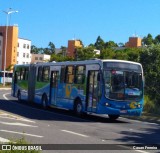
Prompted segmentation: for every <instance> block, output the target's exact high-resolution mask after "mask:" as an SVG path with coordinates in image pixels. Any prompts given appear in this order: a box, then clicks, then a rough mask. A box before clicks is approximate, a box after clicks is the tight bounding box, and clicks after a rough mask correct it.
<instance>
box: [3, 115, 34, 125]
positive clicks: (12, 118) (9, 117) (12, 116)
mask: <svg viewBox="0 0 160 153" xmlns="http://www.w3.org/2000/svg"><path fill="white" fill-rule="evenodd" d="M0 118H7V119H11V120H18V121H24V122H31V123H35V121H31V120H28V119H25V118H21V117H19V116H14V115H10V114H5V115H4V114H0Z"/></svg>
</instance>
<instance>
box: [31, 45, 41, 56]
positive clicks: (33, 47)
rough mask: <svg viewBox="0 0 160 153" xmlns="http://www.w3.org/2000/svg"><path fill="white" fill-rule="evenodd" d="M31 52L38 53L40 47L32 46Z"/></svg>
mask: <svg viewBox="0 0 160 153" xmlns="http://www.w3.org/2000/svg"><path fill="white" fill-rule="evenodd" d="M31 53H32V54H38V53H39V48H37V47H36V46H35V45H32V46H31Z"/></svg>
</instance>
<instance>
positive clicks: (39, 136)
mask: <svg viewBox="0 0 160 153" xmlns="http://www.w3.org/2000/svg"><path fill="white" fill-rule="evenodd" d="M0 131H1V132H6V133H15V134H20V135H27V136H31V137H37V138H43V136H41V135H35V134H29V133H22V132H15V131H8V130H0Z"/></svg>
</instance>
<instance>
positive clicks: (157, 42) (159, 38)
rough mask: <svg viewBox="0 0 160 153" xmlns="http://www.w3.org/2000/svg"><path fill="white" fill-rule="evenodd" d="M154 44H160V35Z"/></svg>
mask: <svg viewBox="0 0 160 153" xmlns="http://www.w3.org/2000/svg"><path fill="white" fill-rule="evenodd" d="M154 44H160V35H157V36H156V37H155V39H154Z"/></svg>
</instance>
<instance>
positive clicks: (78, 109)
mask: <svg viewBox="0 0 160 153" xmlns="http://www.w3.org/2000/svg"><path fill="white" fill-rule="evenodd" d="M81 111H82V105H81V104H77V112H78V113H81Z"/></svg>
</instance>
